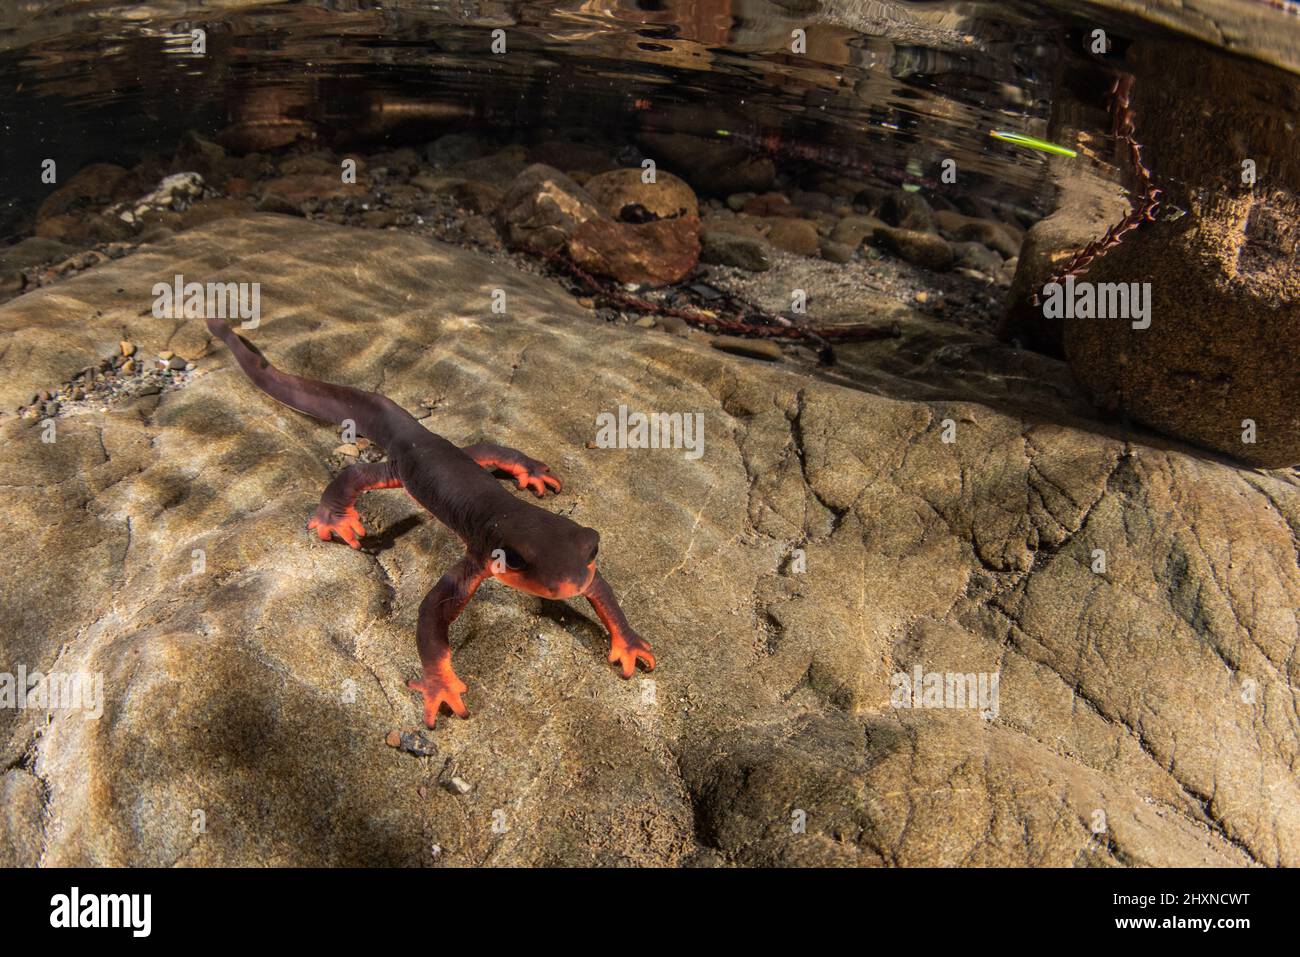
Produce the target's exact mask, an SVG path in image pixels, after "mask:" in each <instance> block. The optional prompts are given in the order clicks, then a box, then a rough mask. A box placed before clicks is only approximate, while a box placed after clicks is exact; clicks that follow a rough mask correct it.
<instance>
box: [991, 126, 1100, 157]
mask: <svg viewBox="0 0 1300 957" xmlns="http://www.w3.org/2000/svg"><path fill="white" fill-rule="evenodd" d="M989 136H991V137H993V138H994V139H995V140H1003V141H1005V142H1007V143H1014V144H1015V145H1016V146H1027V147H1029V148H1030V149H1031V150H1041V151H1042V152H1044V153H1055V154H1056V155H1057V156H1078V155H1079V154H1078V153H1076V152H1075V151H1074V150H1072V149H1070V147H1068V146H1061V145H1060V144H1059V143H1049V142H1047V140H1040V139H1039V138H1038V137H1036V136H1028V135H1026V134H1025V133H1008V132H1007V131H1006V130H989Z"/></svg>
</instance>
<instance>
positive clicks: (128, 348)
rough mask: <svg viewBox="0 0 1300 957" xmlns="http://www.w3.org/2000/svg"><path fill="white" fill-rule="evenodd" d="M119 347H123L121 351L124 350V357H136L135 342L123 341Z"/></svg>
mask: <svg viewBox="0 0 1300 957" xmlns="http://www.w3.org/2000/svg"><path fill="white" fill-rule="evenodd" d="M118 345H119V346H120V347H121V349H122V355H124V356H133V355H135V343H133V342H129V341H127V340H126V339H123V340H122V341H121V342H119V343H118Z"/></svg>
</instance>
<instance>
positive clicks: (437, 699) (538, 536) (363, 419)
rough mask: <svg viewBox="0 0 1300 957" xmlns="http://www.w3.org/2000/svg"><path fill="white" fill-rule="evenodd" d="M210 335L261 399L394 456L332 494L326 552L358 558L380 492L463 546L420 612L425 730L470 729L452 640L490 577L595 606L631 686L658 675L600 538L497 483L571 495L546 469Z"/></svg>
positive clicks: (321, 531) (315, 519)
mask: <svg viewBox="0 0 1300 957" xmlns="http://www.w3.org/2000/svg"><path fill="white" fill-rule="evenodd" d="M207 324H208V330H209V331H210V332H211V333H212V334H213V335H214V336H216V337H217V338H219V339H221V341H222V342H224V343H225V344H226V345H227V346H228V347H229V348H230V351H231V352H232V353H233V354H234V357H235V361H236V362H238V363H239V366H240V368H241V369H243V370H244V373H245V374H246V375H247V376H248V378H249V379H251V380H252V382H253V384H254V385H256V386H257V387H258V388H259V389H261V390H262V391H263V392H265V393H267V394H268V395H270V396H271V397H272V398H274V399H276V400H277V401H279V402H281V403H283V404H285V405H287V406H289V407H290V408H292V409H295V410H297V411H299V412H303V413H306V414H307V415H310V416H314V417H315V418H318V419H324V420H326V421H328V422H333V423H334V424H336V425H341V424H343V423H344V422H345V421H351V422H353V423H355V424H356V429H357V432H358V433H360V434H361V435H364V436H366V437H367V438H369V439H371V440H372V441H374V442H375V443H376V444H378V445H380V446H381V447H383V449H384V450H385V451H386V452H387V453H388V458H387V460H385V461H383V462H370V463H360V464H357V465H353V466H350V467H349V468H346V469H344V470H343V471H342V472H340V473H339V474H338V475H337V476H335V478H334V480H333V481H332V482H330V483H329V485H328V486H326V488H325V491H324V492H323V493H322V494H321V500H320V505H319V506H318V507H317V509H316V512H315V514H313V516H312V517H311V519H310V521H309V523H308V528H309V529H312V530H314V531H315V532H316V534H317V535H318V536H319V537H320V538H321V539H322V540H323V541H329V540H330V539H331V538H333V537H335V536H337V537H338V538H339V539H340V540H342V541H343V542H345V543H346V544H347V545H349V546H351V547H352V548H360V547H361V543H360V539H361V537H362V536H364V535H365V533H366V532H365V528H364V527H363V526H362V524H361V519H360V516H359V515H358V513H357V510H356V500H357V497H358V496H359V495H360V494H361V493H362V492H366V491H370V490H373V489H390V488H403V489H405V490H406V491H407V492H408V493H409V494H410V495H411V497H412V498H414V499H415V500H416V501H417V502H419V503H420V504H421V505H423V506H424V507H425V508H426V509H428V510H429V511H430V512H431V513H432V514H433V515H434V517H435V518H437V519H438V520H439V521H440V522H442V523H443V524H444V525H446V526H447V527H448V528H449V529H451V531H453V532H455V533H456V535H457V536H458V537H459V538H460V540H461V541H462V542H463V543H464V546H465V554H464V555H463V556H462V558H461V559H460V561H459V562H457V564H456V565H455V566H453V567H452V568H451V569H450V570H449V571H447V572H446V574H444V575H443V576H442V577H441V578H440V579H439V580H438V583H437V584H436V585H434V586H433V588H432V589H431V590H430V591H429V593H428V594H427V595H426V596H425V598H424V601H423V602H421V604H420V611H419V617H418V622H417V624H416V632H415V639H416V647H417V649H418V650H419V653H420V662H421V665H422V668H423V676H422V677H421V678H420V679H419V680H415V681H411V682H408V687H410V688H412V689H413V690H416V691H419V692H420V693H421V694H422V695H423V697H424V721H425V724H427V725H428V726H429V727H431V728H432V727H433V726H434V725H435V723H436V722H437V718H438V714H439V713H440V711H441V710H442V709H444V708H445V709H446V710H448V711H450V712H451V713H452V714H455V715H458V716H459V717H462V718H464V717H468V715H469V712H468V710H467V709H466V707H465V703H464V700H463V699H462V697H461V696H462V695H463V694H465V692H466V690H467V688H466V686H465V684H464V682H462V681H461V680H460V678H458V677H457V676H456V673H455V671H454V670H453V669H452V665H451V645H450V642H449V640H448V635H449V632H450V629H451V624H452V622H454V621H455V620H456V618H457V617H458V616H459V615H460V613H461V611H463V610H464V608H465V606H466V605H467V604H468V603H469V600H470V599H471V598H472V597H473V596H474V593H475V591H477V589H478V587H479V585H481V584H482V583H483V582H484V581H486V580H487V579H489V578H496V579H498V580H499V581H501V582H503V583H505V584H506V585H509V586H510V587H511V588H516V589H518V590H520V591H523V592H527V593H529V594H532V595H539V596H541V597H543V598H553V599H566V598H576V597H578V596H580V595H581V596H583V597H585V598H586V599H587V600H588V601H589V602H590V603H591V606H592V608H593V609H594V610H595V612H596V615H597V617H599V618H600V620H601V623H602V624H604V626H605V628H606V629H607V630H608V631H609V636H610V652H609V661H610V662H611V663H612V664H616V665H618V666H619V669H620V672H621V674H622V676H623V677H624V678H630V677H632V674H633V673H634V672H635V670H636V667H637V666H638V665H640V666H641V667H643V668H644V669H645V670H646V671H653V670H654V667H655V657H654V654H653V653H652V652H651V650H650V645H649V643H648V642H647V641H646V640H645V639H644V638H642V637H641V636H640V635H639V634H637V632H636V630H635V629H633V628H632V626H631V625H629V624H628V621H627V618H626V617H625V616H624V614H623V610H622V609H621V608H620V607H619V604H618V601H617V600H616V599H615V597H614V592H613V590H612V589H611V588H610V586H609V583H608V582H606V581H605V579H604V578H603V577H601V575H600V572H598V571H597V570H596V555H597V552H598V550H599V546H600V535H599V533H597V532H596V531H595V530H594V529H591V528H587V527H585V526H583V525H579V524H577V523H576V522H573V521H570V520H569V519H567V518H565V517H564V516H562V515H556V514H554V513H552V512H548V511H546V510H545V509H542V508H539V507H538V506H536V505H533V504H531V503H529V502H527V501H524V500H521V499H518V498H516V497H514V496H513V495H511V494H510V493H509V492H507V491H506V490H505V489H503V488H502V487H501V485H500V483H498V482H497V481H496V480H495V479H494V478H493V477H492V475H491V473H492V472H493V471H496V472H501V473H504V474H506V475H509V476H510V477H512V478H513V479H514V480H515V482H516V483H517V484H518V486H519V488H521V489H525V488H526V489H529V490H531V491H532V492H533V494H534V495H536V496H537V497H539V498H540V497H542V496H544V495H545V494H546V493H547V492H548V491H549V492H553V493H558V492H559V491H560V490H561V487H562V486H561V483H560V480H559V478H558V477H556V476H555V475H554V474H553V473H552V472H551V470H550V469H549V468H548V467H547V466H546V465H544V464H543V463H541V462H539V461H537V460H536V459H533V458H530V457H528V456H527V455H525V454H524V453H522V452H520V451H518V450H516V449H511V448H507V447H505V446H502V445H494V444H491V443H479V444H476V445H469V446H466V447H464V448H457V447H456V446H455V445H453V444H452V443H451V442H449V441H447V440H446V439H445V438H443V437H442V436H440V435H438V434H437V433H435V432H430V431H429V430H428V429H426V428H425V427H424V426H423V425H421V424H420V423H419V421H418V420H417V419H416V418H415V417H414V416H412V415H411V414H410V413H409V412H407V411H406V410H405V409H403V408H402V407H401V406H400V405H398V404H397V403H396V402H394V401H393V400H391V399H389V398H388V397H387V396H384V395H381V394H379V393H377V392H366V391H363V390H361V389H354V388H351V387H349V386H342V385H334V384H332V383H328V382H319V381H317V380H315V379H306V378H302V377H301V376H296V375H291V374H290V373H287V372H282V371H281V370H279V369H277V368H276V367H275V366H273V365H271V363H270V362H268V361H267V359H266V358H265V357H264V356H263V355H262V354H261V353H260V352H258V351H257V350H256V349H255V348H254V347H253V346H251V345H249V343H247V342H246V341H245V340H244V339H243V338H242V337H241V336H239V335H238V334H236V332H235V331H234V330H233V329H232V328H231V327H230V325H229V323H227V322H226V321H225V320H223V319H216V318H210V319H208V320H207Z"/></svg>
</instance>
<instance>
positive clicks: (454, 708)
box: [406, 669, 469, 728]
mask: <svg viewBox="0 0 1300 957" xmlns="http://www.w3.org/2000/svg"><path fill="white" fill-rule="evenodd" d="M406 687H408V688H410V689H411V690H412V691H418V692H420V694H422V695H424V723H425V724H426V725H428V726H429V727H430V728H432V727H434V725H436V724H437V722H438V713H439V711H440V710H441V708H442V706H443V705H446V706H447V709H448V710H449V711H450V712H451V713H452V714H454V715H455V716H456V717H458V718H468V717H469V709H468V708H466V707H465V702H464V701H462V700H461V698H460V696H461V695H462V694H464V693H465V692H466V691H468V690H469V688H468V687H467V686H466V685H465V682H463V681H461V680H460V679H459V678H457V677H456V674H455V672H453V671H451V669H448V670H447V674H445V675H425V676H424V677H423V678H420V679H419V680H413V681H408V682H407V683H406Z"/></svg>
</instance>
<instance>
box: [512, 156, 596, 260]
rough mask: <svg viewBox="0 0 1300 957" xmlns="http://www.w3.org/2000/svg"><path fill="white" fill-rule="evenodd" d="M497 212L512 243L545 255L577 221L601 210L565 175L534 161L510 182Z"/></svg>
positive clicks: (554, 249) (561, 242)
mask: <svg viewBox="0 0 1300 957" xmlns="http://www.w3.org/2000/svg"><path fill="white" fill-rule="evenodd" d="M497 215H498V217H499V218H500V221H501V224H502V227H503V228H504V230H505V235H506V240H507V242H508V243H509V244H510V245H511V246H513V247H516V248H521V249H526V250H528V251H529V252H532V253H537V254H540V255H546V254H549V253H554V252H557V251H558V250H559V249H561V248H562V247H563V246H564V244H565V243H566V242H568V239H569V237H570V236H572V235H573V233H574V231H575V230H576V229H577V228H578V227H579V226H580V225H582V224H583V223H585V222H586V221H587V220H589V219H597V218H599V217H600V216H601V211H600V207H599V206H597V205H596V202H595V200H593V199H592V198H591V196H590V195H588V193H587V191H586V190H584V189H583V188H582V187H581V186H579V185H578V184H577V183H575V182H574V181H573V180H572V179H570V178H569V177H568V176H566V175H565V174H563V173H561V172H560V171H559V170H558V169H555V168H554V167H551V166H543V165H542V164H540V163H535V164H533V165H532V166H530V167H528V168H527V169H526V170H524V171H523V172H522V173H520V174H519V175H518V176H516V177H515V178H514V180H513V181H512V182H511V183H510V186H509V187H508V188H507V189H506V194H505V197H504V198H503V199H502V201H501V208H500V209H499V210H498V212H497Z"/></svg>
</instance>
